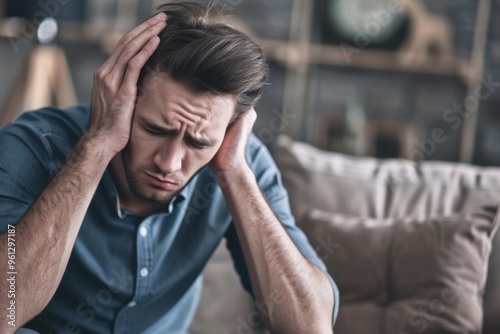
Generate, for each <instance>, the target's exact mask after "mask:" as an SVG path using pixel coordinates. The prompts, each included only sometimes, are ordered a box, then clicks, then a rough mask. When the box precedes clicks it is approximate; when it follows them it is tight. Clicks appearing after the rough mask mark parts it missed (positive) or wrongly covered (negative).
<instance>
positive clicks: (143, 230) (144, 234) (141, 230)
mask: <svg viewBox="0 0 500 334" xmlns="http://www.w3.org/2000/svg"><path fill="white" fill-rule="evenodd" d="M139 233H140V234H141V235H142V236H143V237H145V236H146V235H148V229H147V228H145V227H144V226H141V228H140V229H139Z"/></svg>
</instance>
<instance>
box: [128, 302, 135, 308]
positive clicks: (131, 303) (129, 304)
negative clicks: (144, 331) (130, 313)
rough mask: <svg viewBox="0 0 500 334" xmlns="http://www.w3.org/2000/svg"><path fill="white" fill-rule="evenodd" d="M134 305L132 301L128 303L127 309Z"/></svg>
mask: <svg viewBox="0 0 500 334" xmlns="http://www.w3.org/2000/svg"><path fill="white" fill-rule="evenodd" d="M135 305H136V302H134V301H131V302H130V303H128V307H134V306H135Z"/></svg>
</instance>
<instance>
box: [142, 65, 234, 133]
mask: <svg viewBox="0 0 500 334" xmlns="http://www.w3.org/2000/svg"><path fill="white" fill-rule="evenodd" d="M235 101H236V98H235V97H234V96H231V95H215V94H200V93H196V92H193V91H192V90H191V89H189V88H187V87H186V86H185V85H183V84H181V83H179V82H176V81H175V80H173V79H172V78H171V77H170V76H169V75H168V74H165V73H155V74H152V75H150V76H148V77H147V79H146V80H145V82H144V85H143V87H142V89H141V94H140V96H139V98H138V104H140V106H141V108H137V109H138V110H136V112H138V113H140V114H143V115H148V116H149V117H153V116H157V117H161V118H164V119H165V118H169V116H170V115H169V114H170V113H172V112H173V113H174V114H175V115H177V116H178V117H180V118H184V119H185V120H186V121H189V122H194V123H199V125H201V124H205V125H207V126H208V125H211V124H214V125H215V124H218V125H221V126H224V127H225V126H227V125H228V124H229V122H230V121H231V120H232V119H233V117H234V114H235V103H236V102H235ZM155 114H156V115H155Z"/></svg>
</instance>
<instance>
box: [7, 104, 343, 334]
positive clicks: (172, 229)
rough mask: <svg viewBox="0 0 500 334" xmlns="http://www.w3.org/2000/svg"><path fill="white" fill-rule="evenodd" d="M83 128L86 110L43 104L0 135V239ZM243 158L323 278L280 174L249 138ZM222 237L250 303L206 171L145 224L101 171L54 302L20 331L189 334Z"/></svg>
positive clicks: (236, 249)
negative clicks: (122, 204)
mask: <svg viewBox="0 0 500 334" xmlns="http://www.w3.org/2000/svg"><path fill="white" fill-rule="evenodd" d="M89 121H90V107H89V106H88V105H78V106H74V107H71V108H68V109H65V110H61V109H57V108H51V107H48V108H43V109H40V110H36V111H32V112H27V113H24V114H23V115H22V116H21V117H19V118H18V119H17V120H15V121H13V122H12V123H11V124H9V125H8V126H7V127H5V128H4V129H3V130H2V131H0V232H1V233H3V232H5V231H6V230H7V224H12V225H15V224H16V222H18V221H19V220H20V219H21V217H22V216H23V215H24V214H25V212H26V211H27V210H28V209H29V208H30V206H31V205H32V204H33V203H34V202H35V200H36V199H37V197H38V195H39V194H40V193H41V192H42V191H43V189H44V188H45V187H46V186H47V184H48V183H49V181H50V179H51V177H52V176H53V175H54V174H55V173H56V172H57V171H58V170H59V169H60V168H61V166H62V165H63V164H64V162H65V160H66V158H67V157H68V154H69V153H70V152H71V150H72V148H73V146H74V145H75V144H76V142H77V141H78V139H79V138H80V137H81V135H82V134H83V132H84V130H85V129H86V128H87V126H88V124H89ZM247 161H248V163H249V165H250V167H251V168H252V170H253V171H254V173H255V175H256V177H257V180H258V183H259V185H260V187H261V188H262V190H263V192H264V193H265V195H266V196H267V198H268V200H269V203H270V204H271V207H272V209H273V211H274V212H275V214H276V215H277V217H278V218H279V219H280V221H281V223H282V224H283V226H284V227H285V229H286V231H287V232H288V234H289V236H290V238H291V239H292V240H293V242H294V243H295V244H296V245H297V247H298V248H299V250H300V251H301V252H302V254H303V255H304V256H305V257H307V258H308V259H309V260H310V261H311V262H313V263H314V264H315V265H317V266H318V267H319V268H320V269H321V270H322V271H324V272H325V273H326V268H325V266H324V264H323V263H322V261H321V260H320V259H319V258H318V256H317V255H316V253H315V251H314V250H313V248H312V247H311V246H310V244H309V243H308V241H307V238H306V236H305V235H304V233H303V232H302V231H301V230H300V229H299V228H297V227H296V225H295V222H294V218H293V216H292V214H291V212H290V206H289V201H288V196H287V192H286V190H285V189H284V187H283V185H282V182H281V177H280V173H279V171H278V169H277V167H276V165H275V163H274V161H273V159H272V157H271V155H270V154H269V152H268V150H267V149H266V147H265V146H264V145H263V144H262V143H261V142H260V141H259V140H258V139H257V138H256V137H255V136H252V137H251V139H250V141H249V145H248V149H247ZM51 209H52V210H58V208H57V207H54V208H51ZM32 223H33V224H36V222H32ZM222 238H226V241H227V247H228V249H229V250H230V253H231V256H232V258H233V261H234V265H235V268H236V270H237V272H238V274H239V276H240V279H241V283H242V285H243V287H244V288H245V289H246V290H247V291H248V292H249V293H250V294H251V295H252V296H253V292H252V287H251V284H250V277H249V273H248V269H247V266H246V263H245V260H244V256H243V252H242V249H241V246H240V243H239V241H238V237H237V234H236V231H235V228H234V225H233V223H232V219H231V215H230V213H229V210H228V207H227V205H226V202H225V200H224V196H223V194H222V192H221V189H220V188H219V186H218V184H217V182H216V180H215V178H214V175H213V174H212V172H211V170H210V168H208V167H205V168H203V169H201V170H200V171H199V173H198V174H197V175H196V176H195V177H194V178H193V179H192V180H191V181H190V182H189V184H188V185H187V186H186V187H185V188H184V189H183V190H182V191H181V192H180V193H179V194H178V195H177V196H176V197H175V198H174V199H172V201H171V202H170V203H169V205H168V206H165V208H163V209H162V210H161V211H160V212H157V213H155V214H153V215H151V216H148V217H146V218H143V217H139V216H138V215H136V214H134V213H132V212H128V211H124V210H122V209H120V200H119V198H118V195H117V193H116V190H115V188H114V185H113V183H112V181H111V177H110V174H109V171H106V172H105V174H104V176H103V178H102V180H101V182H100V183H99V186H98V188H97V191H96V193H95V195H94V197H93V199H92V201H91V203H90V206H89V208H88V211H87V213H86V215H85V218H84V220H83V223H82V225H81V229H80V231H79V233H78V237H77V239H76V242H75V245H74V247H73V251H72V253H71V257H70V259H69V263H68V266H67V268H66V271H65V273H64V276H63V278H62V280H61V283H60V285H59V287H58V289H57V291H56V293H55V295H54V297H53V298H52V300H51V301H50V302H49V304H48V306H47V307H46V308H45V309H44V311H42V312H41V313H40V314H39V315H38V316H37V317H35V318H34V319H33V320H32V321H30V322H29V323H28V324H27V325H26V326H25V327H27V328H32V329H35V330H38V331H40V332H41V333H49V332H52V333H54V334H55V333H120V334H121V333H185V332H187V330H188V327H189V324H190V322H191V320H192V318H193V315H194V313H195V310H196V306H197V302H198V299H199V296H200V293H201V289H202V276H201V272H202V270H203V268H204V266H205V264H206V263H207V261H208V260H209V258H210V256H211V254H212V253H213V251H214V250H215V248H216V247H217V245H218V244H219V242H220V241H221V239H222ZM40 256H43V254H40ZM22 274H23V273H22V272H18V275H22ZM327 275H328V274H327ZM328 278H329V279H330V281H331V284H332V287H333V289H334V295H335V305H336V307H335V310H334V316H333V321H335V318H336V315H337V311H338V306H337V305H338V290H337V287H336V286H335V283H334V281H333V280H332V278H331V277H330V276H329V275H328ZM278 300H279V299H277V301H278ZM271 302H272V301H271ZM278 306H279V305H278ZM228 307H231V305H228Z"/></svg>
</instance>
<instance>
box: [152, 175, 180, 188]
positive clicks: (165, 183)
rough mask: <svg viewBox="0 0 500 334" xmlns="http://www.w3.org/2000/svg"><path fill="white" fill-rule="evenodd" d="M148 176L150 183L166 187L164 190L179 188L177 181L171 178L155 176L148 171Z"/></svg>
mask: <svg viewBox="0 0 500 334" xmlns="http://www.w3.org/2000/svg"><path fill="white" fill-rule="evenodd" d="M146 176H147V178H148V181H149V183H151V184H152V185H154V186H156V187H158V188H161V189H164V190H174V189H176V188H177V185H178V184H177V182H174V181H170V180H162V179H159V178H157V177H154V176H152V175H149V174H147V173H146Z"/></svg>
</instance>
